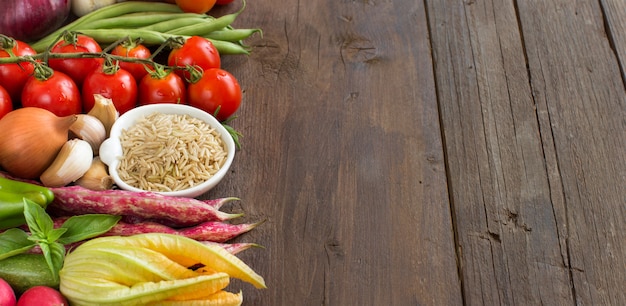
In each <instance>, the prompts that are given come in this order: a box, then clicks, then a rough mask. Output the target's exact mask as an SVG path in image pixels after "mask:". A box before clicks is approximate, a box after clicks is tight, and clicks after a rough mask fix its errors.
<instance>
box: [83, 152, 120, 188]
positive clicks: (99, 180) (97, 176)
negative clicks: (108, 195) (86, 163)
mask: <svg viewBox="0 0 626 306" xmlns="http://www.w3.org/2000/svg"><path fill="white" fill-rule="evenodd" d="M76 185H79V186H82V187H85V188H87V189H91V190H97V191H100V190H108V189H111V188H113V178H112V177H111V176H110V175H109V171H108V170H107V165H106V164H105V163H104V162H102V160H100V157H97V156H96V157H94V158H93V160H92V161H91V166H90V167H89V170H87V172H85V174H84V175H83V176H82V177H81V178H79V179H78V180H76Z"/></svg>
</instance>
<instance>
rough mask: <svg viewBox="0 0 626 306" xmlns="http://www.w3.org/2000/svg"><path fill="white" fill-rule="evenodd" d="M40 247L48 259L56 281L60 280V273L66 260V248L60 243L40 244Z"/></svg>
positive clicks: (47, 261)
mask: <svg viewBox="0 0 626 306" xmlns="http://www.w3.org/2000/svg"><path fill="white" fill-rule="evenodd" d="M39 246H40V247H41V250H42V251H43V256H44V257H45V258H46V263H47V264H48V268H50V272H52V276H53V277H54V280H55V281H58V280H59V271H60V270H61V268H62V267H63V260H65V246H63V245H62V244H60V243H58V242H52V243H40V244H39Z"/></svg>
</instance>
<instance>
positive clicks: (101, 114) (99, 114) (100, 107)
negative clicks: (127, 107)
mask: <svg viewBox="0 0 626 306" xmlns="http://www.w3.org/2000/svg"><path fill="white" fill-rule="evenodd" d="M93 97H94V105H93V108H91V110H90V111H89V112H88V113H87V114H88V115H91V116H94V117H96V118H98V119H99V120H100V122H102V124H103V125H104V130H105V131H106V137H109V132H111V127H112V126H113V123H115V120H117V117H118V116H119V113H118V112H117V109H116V108H115V104H113V100H111V99H109V98H105V97H104V96H102V95H99V94H95V95H93Z"/></svg>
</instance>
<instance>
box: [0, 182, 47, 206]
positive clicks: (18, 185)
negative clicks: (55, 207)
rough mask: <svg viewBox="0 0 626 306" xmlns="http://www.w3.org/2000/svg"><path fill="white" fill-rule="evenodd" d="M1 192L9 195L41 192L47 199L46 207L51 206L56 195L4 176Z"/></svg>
mask: <svg viewBox="0 0 626 306" xmlns="http://www.w3.org/2000/svg"><path fill="white" fill-rule="evenodd" d="M0 191H2V192H7V193H22V194H30V193H33V192H40V193H41V194H43V195H44V196H45V197H46V205H47V204H50V202H52V200H54V193H53V192H52V190H50V189H49V188H46V187H43V186H39V185H35V184H31V183H26V182H20V181H16V180H12V179H8V178H6V177H2V176H0ZM32 200H33V201H34V202H36V203H37V204H40V205H41V203H39V202H37V200H36V199H32Z"/></svg>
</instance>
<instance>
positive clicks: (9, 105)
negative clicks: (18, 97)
mask: <svg viewBox="0 0 626 306" xmlns="http://www.w3.org/2000/svg"><path fill="white" fill-rule="evenodd" d="M12 110H13V102H12V100H11V95H9V92H8V91H7V90H6V89H4V87H2V86H0V119H2V117H4V115H6V114H8V113H10V112H11V111H12Z"/></svg>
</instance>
